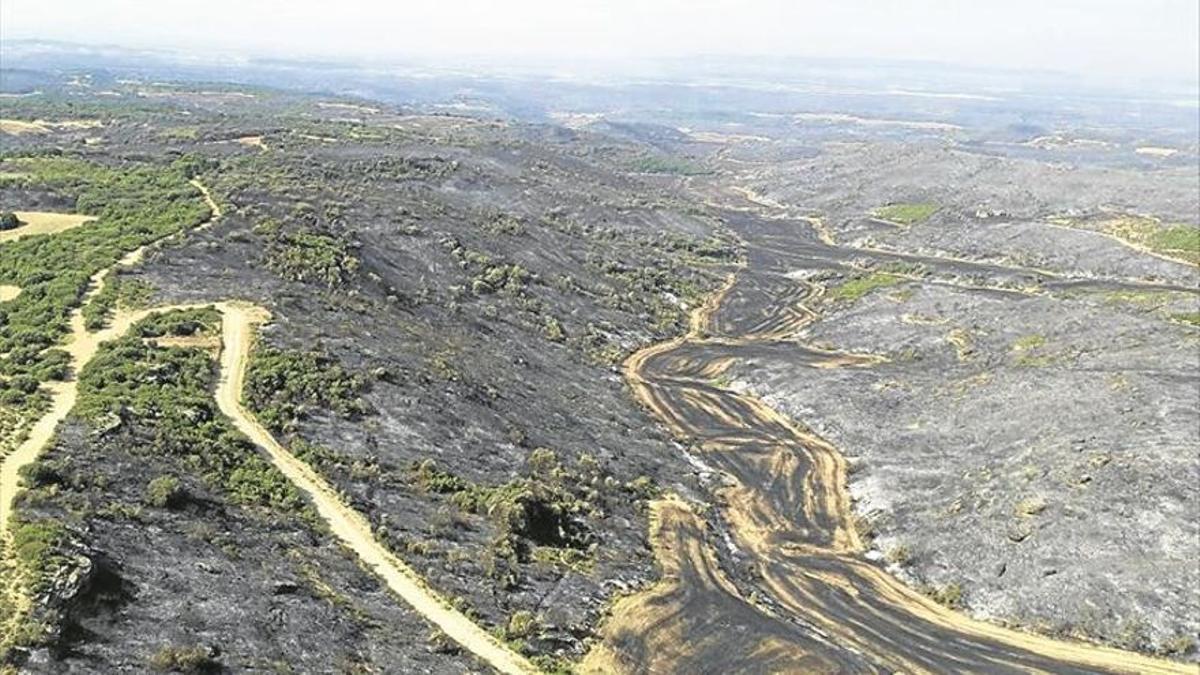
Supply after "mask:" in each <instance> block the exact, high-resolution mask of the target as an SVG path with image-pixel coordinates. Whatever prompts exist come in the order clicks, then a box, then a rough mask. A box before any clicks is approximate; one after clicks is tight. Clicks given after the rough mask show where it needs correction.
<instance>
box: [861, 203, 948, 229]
mask: <svg viewBox="0 0 1200 675" xmlns="http://www.w3.org/2000/svg"><path fill="white" fill-rule="evenodd" d="M937 210H938V205H937V204H932V203H929V202H904V203H899V204H888V205H887V206H881V207H879V208H877V209H875V210H874V211H873V212H872V215H874V216H875V217H876V218H880V219H882V220H887V221H890V222H893V223H900V224H901V225H916V224H917V223H920V222H924V221H925V220H928V219H929V217H930V216H932V215H933V214H934V213H936V212H937Z"/></svg>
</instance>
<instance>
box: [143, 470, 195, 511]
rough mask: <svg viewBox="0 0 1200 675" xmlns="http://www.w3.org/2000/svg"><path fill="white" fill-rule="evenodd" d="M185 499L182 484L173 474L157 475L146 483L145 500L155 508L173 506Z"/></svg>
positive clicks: (185, 495) (185, 494)
mask: <svg viewBox="0 0 1200 675" xmlns="http://www.w3.org/2000/svg"><path fill="white" fill-rule="evenodd" d="M186 499H187V493H186V492H185V491H184V489H183V484H182V483H181V482H180V481H179V479H178V478H176V477H175V476H159V477H157V478H155V479H153V480H151V481H150V482H149V483H148V484H147V485H146V496H145V501H146V503H147V504H149V505H150V506H153V507H155V508H160V509H167V508H175V507H177V506H179V505H180V504H181V503H183V502H184V501H185V500H186Z"/></svg>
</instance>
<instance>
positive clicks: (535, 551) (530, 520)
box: [409, 448, 654, 588]
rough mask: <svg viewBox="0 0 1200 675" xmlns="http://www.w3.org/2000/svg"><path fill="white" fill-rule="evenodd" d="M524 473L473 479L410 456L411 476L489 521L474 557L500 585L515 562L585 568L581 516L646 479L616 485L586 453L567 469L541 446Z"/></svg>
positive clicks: (634, 491)
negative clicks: (489, 533)
mask: <svg viewBox="0 0 1200 675" xmlns="http://www.w3.org/2000/svg"><path fill="white" fill-rule="evenodd" d="M527 469H528V471H527V475H526V476H524V477H521V478H518V479H515V480H511V481H508V482H506V483H502V484H499V485H481V484H477V483H473V482H471V481H468V480H466V479H464V478H462V477H460V476H458V475H456V474H454V473H451V472H448V471H445V470H442V469H440V468H439V467H438V466H437V465H436V464H435V463H434V462H433V461H432V460H425V461H423V462H418V463H414V464H413V465H412V467H411V468H410V469H409V476H410V480H411V482H412V483H413V484H414V485H415V486H416V487H417V488H418V489H420V490H422V491H424V492H427V493H430V494H437V495H443V496H444V497H445V498H446V500H447V501H448V502H449V503H450V504H452V505H453V506H454V507H456V508H457V509H458V510H459V512H460V513H462V514H464V515H474V516H482V517H485V518H486V519H487V520H488V521H489V522H490V523H491V524H492V526H493V527H494V528H495V530H494V533H493V537H492V540H491V543H490V544H489V546H488V549H487V551H486V552H485V553H484V555H483V558H482V562H483V567H484V570H485V573H486V574H487V575H488V576H489V577H490V578H491V579H493V580H494V581H496V582H497V583H498V584H499V585H500V586H501V587H503V588H513V587H515V586H516V585H517V584H518V583H519V581H520V574H521V566H522V565H524V564H528V563H536V564H540V565H551V566H556V567H564V568H569V569H573V570H576V571H577V572H581V573H587V572H588V571H589V570H590V569H591V568H592V565H593V562H594V561H593V560H592V555H593V554H592V549H593V547H592V543H593V536H592V534H591V526H590V525H589V520H590V519H591V518H593V517H595V516H596V514H598V513H600V512H602V510H603V508H604V504H605V503H606V501H607V500H611V499H644V498H648V497H647V495H653V494H654V488H653V485H652V482H651V481H650V480H649V479H645V480H644V481H633V482H631V483H629V484H627V485H621V484H620V483H619V482H618V481H615V480H613V479H612V477H611V476H609V475H608V474H606V473H605V472H604V471H603V469H602V468H601V466H600V464H599V463H598V462H597V461H596V460H595V459H594V458H592V457H591V456H588V455H583V456H581V457H580V458H579V459H578V461H577V462H576V463H575V465H574V466H573V467H572V468H568V467H566V466H564V465H563V464H562V463H561V462H560V461H559V459H558V456H557V454H556V453H554V452H553V451H552V450H549V449H547V448H538V449H536V450H534V451H532V452H531V453H530V455H529V458H528V465H527Z"/></svg>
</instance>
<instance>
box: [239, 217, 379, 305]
mask: <svg viewBox="0 0 1200 675" xmlns="http://www.w3.org/2000/svg"><path fill="white" fill-rule="evenodd" d="M255 232H257V233H258V234H262V235H266V236H267V249H266V254H265V256H264V262H265V264H266V266H267V268H268V269H270V270H271V271H273V272H275V273H276V274H278V275H280V276H281V277H283V278H285V279H288V280H290V281H300V282H317V283H322V284H324V285H325V286H326V287H327V288H330V289H332V288H335V287H338V286H341V285H343V284H345V283H346V282H347V281H349V280H350V278H351V277H353V276H354V273H355V272H356V271H357V270H358V266H359V262H358V258H357V257H356V256H355V255H354V253H353V252H352V251H351V249H350V244H349V243H348V242H347V241H346V240H345V239H344V238H342V237H340V236H335V235H333V234H330V233H328V232H319V231H309V230H304V231H298V232H285V231H283V230H282V229H281V227H280V226H279V225H278V224H276V223H272V222H267V223H262V224H260V225H258V226H257V227H255Z"/></svg>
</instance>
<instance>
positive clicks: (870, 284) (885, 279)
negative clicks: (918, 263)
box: [829, 272, 905, 302]
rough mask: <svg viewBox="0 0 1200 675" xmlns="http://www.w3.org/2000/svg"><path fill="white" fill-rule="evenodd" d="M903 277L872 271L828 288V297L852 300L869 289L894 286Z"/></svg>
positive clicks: (865, 293)
mask: <svg viewBox="0 0 1200 675" xmlns="http://www.w3.org/2000/svg"><path fill="white" fill-rule="evenodd" d="M904 281H905V279H904V278H903V277H898V276H896V275H895V274H888V273H886V272H872V273H871V274H868V275H866V276H861V277H855V278H853V279H849V280H847V281H845V282H844V283H842V284H840V285H838V286H833V287H831V288H830V289H829V298H830V299H831V300H833V301H835V302H854V301H856V300H859V299H860V298H862V297H863V296H865V295H867V294H868V293H870V292H871V291H874V290H877V289H880V288H887V287H889V286H895V285H897V284H900V283H903V282H904Z"/></svg>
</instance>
